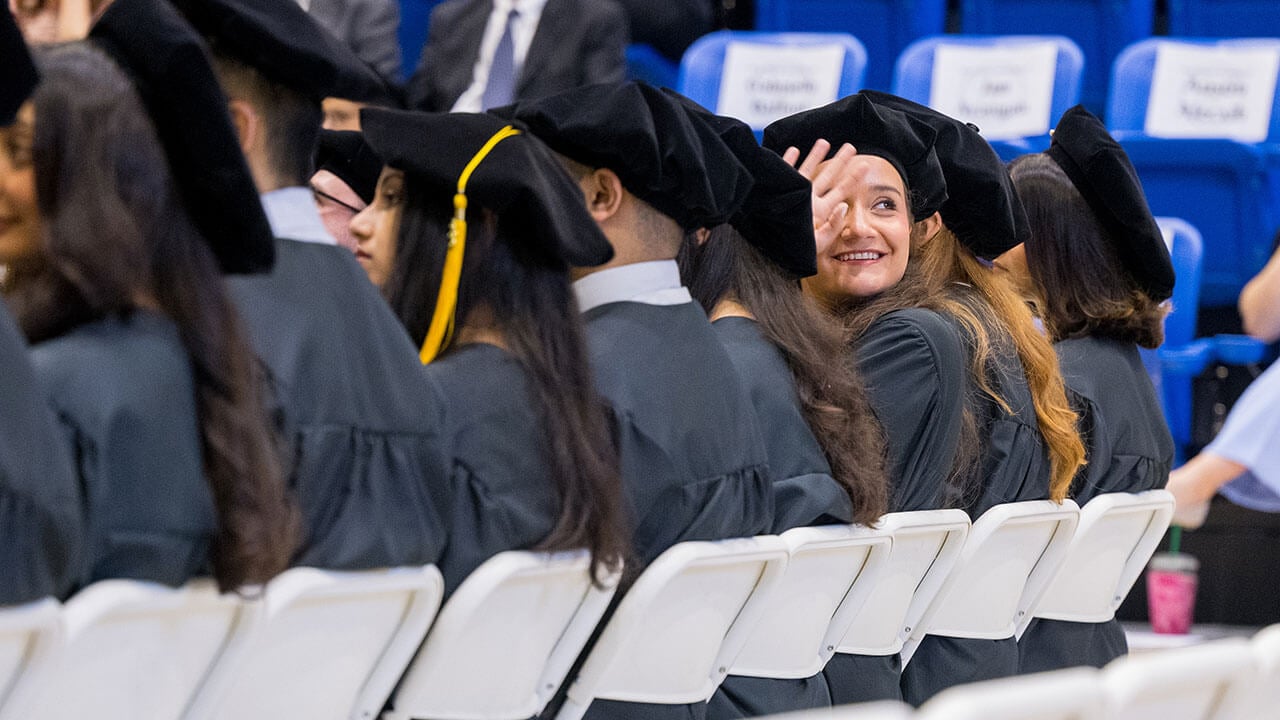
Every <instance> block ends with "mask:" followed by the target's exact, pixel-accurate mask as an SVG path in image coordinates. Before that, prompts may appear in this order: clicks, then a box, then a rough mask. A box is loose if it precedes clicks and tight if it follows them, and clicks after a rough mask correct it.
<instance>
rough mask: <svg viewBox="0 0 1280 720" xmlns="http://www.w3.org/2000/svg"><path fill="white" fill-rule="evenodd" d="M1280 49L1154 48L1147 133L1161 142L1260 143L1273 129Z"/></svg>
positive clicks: (1170, 45)
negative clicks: (1226, 140) (1216, 140)
mask: <svg viewBox="0 0 1280 720" xmlns="http://www.w3.org/2000/svg"><path fill="white" fill-rule="evenodd" d="M1277 70H1280V47H1240V46H1237V47H1224V46H1218V47H1205V46H1197V45H1186V44H1183V43H1172V42H1171V43H1162V44H1161V45H1160V46H1159V47H1157V48H1156V64H1155V69H1154V70H1153V71H1152V76H1151V95H1150V97H1149V98H1148V102H1147V119H1146V124H1145V130H1146V133H1147V134H1148V135H1151V136H1153V137H1162V138H1230V139H1232V140H1239V141H1241V142H1254V143H1256V142H1262V141H1264V140H1266V139H1267V129H1268V128H1269V127H1270V125H1271V106H1272V103H1273V102H1274V100H1275V93H1276V72H1277Z"/></svg>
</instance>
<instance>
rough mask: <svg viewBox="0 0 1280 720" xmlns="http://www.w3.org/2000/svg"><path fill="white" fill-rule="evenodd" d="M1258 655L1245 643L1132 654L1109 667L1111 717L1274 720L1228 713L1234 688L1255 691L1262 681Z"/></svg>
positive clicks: (1235, 641) (1225, 642)
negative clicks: (1259, 676)
mask: <svg viewBox="0 0 1280 720" xmlns="http://www.w3.org/2000/svg"><path fill="white" fill-rule="evenodd" d="M1257 673H1258V671H1257V668H1256V667H1255V666H1254V659H1253V654H1252V651H1251V649H1250V646H1249V643H1248V641H1246V640H1243V639H1232V640H1220V641H1216V642H1211V643H1205V644H1203V645H1193V646H1191V647H1184V648H1178V649H1176V650H1165V651H1162V652H1151V653H1141V654H1138V655H1128V656H1125V657H1122V658H1119V659H1117V660H1115V661H1113V662H1112V663H1111V664H1109V665H1107V667H1106V668H1104V669H1103V684H1104V686H1105V688H1106V694H1107V698H1106V702H1107V708H1106V711H1107V715H1106V717H1108V718H1113V717H1115V718H1125V720H1171V719H1172V718H1177V719H1178V720H1209V719H1210V718H1224V719H1225V718H1231V719H1232V720H1236V719H1237V718H1239V720H1245V719H1246V718H1248V719H1249V720H1252V718H1253V717H1269V716H1271V715H1272V714H1274V712H1275V707H1274V706H1271V707H1269V708H1267V710H1266V713H1265V714H1264V715H1262V716H1238V715H1227V714H1222V713H1221V711H1222V710H1223V709H1224V708H1225V704H1226V700H1227V699H1228V698H1229V697H1230V695H1231V694H1232V687H1233V686H1234V685H1237V684H1239V686H1240V687H1241V688H1242V689H1245V690H1247V689H1250V688H1252V687H1253V683H1254V682H1255V681H1256V679H1257Z"/></svg>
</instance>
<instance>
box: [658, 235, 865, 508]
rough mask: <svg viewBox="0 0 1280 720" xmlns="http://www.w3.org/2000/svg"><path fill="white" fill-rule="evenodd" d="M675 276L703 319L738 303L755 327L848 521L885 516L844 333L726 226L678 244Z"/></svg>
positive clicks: (859, 382)
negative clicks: (793, 394) (822, 458)
mask: <svg viewBox="0 0 1280 720" xmlns="http://www.w3.org/2000/svg"><path fill="white" fill-rule="evenodd" d="M679 260H680V275H681V277H682V278H684V280H685V284H687V285H688V286H689V292H690V294H692V295H693V299H694V300H697V301H698V303H699V304H701V305H702V307H703V309H704V310H706V311H707V313H708V314H710V313H711V312H712V311H713V310H714V309H715V307H716V305H717V304H718V303H719V302H720V301H721V300H725V299H732V300H736V301H737V302H739V303H741V304H742V306H743V307H745V308H746V309H747V310H748V311H749V312H750V313H751V315H752V317H754V318H755V320H756V322H757V323H759V324H760V329H761V331H762V332H763V333H764V336H765V337H766V338H767V339H768V340H769V341H770V342H771V343H773V344H774V345H775V346H776V347H777V348H778V350H779V351H781V352H782V356H783V358H785V359H786V361H787V366H788V367H789V368H790V369H791V374H792V376H793V377H794V378H795V384H796V391H797V392H798V393H799V395H800V407H801V410H802V412H803V413H804V418H805V420H806V421H808V424H809V427H810V429H812V430H813V434H814V437H815V438H816V439H817V441H818V444H819V445H820V446H821V447H822V450H823V453H824V454H825V455H826V456H827V462H829V463H830V464H831V475H832V477H834V478H835V479H836V481H837V482H839V483H840V484H841V485H843V486H844V489H845V492H847V493H848V494H849V499H850V501H851V502H852V503H853V513H854V521H855V522H858V523H862V524H864V525H870V524H872V523H874V522H875V521H876V519H878V518H879V517H880V516H881V515H883V514H884V513H885V512H886V511H887V510H888V505H889V489H888V488H889V483H888V478H887V474H886V470H885V440H884V434H883V431H882V430H881V428H880V424H879V423H878V422H877V421H876V419H875V415H874V413H873V412H872V410H871V402H870V400H869V399H868V397H867V392H866V388H865V387H864V386H863V384H862V380H861V378H860V377H859V375H858V371H857V369H856V367H855V365H854V360H853V356H852V354H851V353H850V352H849V345H848V343H847V342H846V338H845V333H844V330H843V328H842V327H841V326H840V324H839V323H837V322H835V321H834V320H833V319H832V318H831V317H830V316H829V315H827V314H826V313H824V312H823V311H822V310H821V309H819V308H818V306H817V305H816V304H815V303H814V301H813V300H812V299H811V298H809V297H808V296H806V295H805V294H804V293H803V292H802V291H801V289H800V281H799V280H798V279H797V278H795V277H792V276H789V275H788V274H787V273H786V271H784V270H783V269H782V268H780V267H778V266H777V265H776V264H775V263H773V262H771V261H770V260H768V259H767V258H765V257H764V255H762V254H761V253H760V251H759V250H756V249H755V248H754V247H752V246H751V245H750V244H748V243H747V241H746V240H745V239H744V238H743V237H742V235H741V234H739V233H738V231H737V230H735V229H734V228H733V227H732V226H730V225H721V226H719V227H716V228H714V229H712V230H711V231H710V235H709V237H708V238H707V239H706V241H705V242H702V243H699V242H698V241H697V239H696V236H694V235H692V234H691V235H689V236H688V237H686V238H685V243H684V246H683V247H682V248H681V252H680V257H679Z"/></svg>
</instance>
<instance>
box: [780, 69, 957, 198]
mask: <svg viewBox="0 0 1280 720" xmlns="http://www.w3.org/2000/svg"><path fill="white" fill-rule="evenodd" d="M936 136H937V133H936V132H935V131H934V129H933V128H931V127H929V126H928V125H926V124H925V123H922V122H920V121H919V120H917V119H915V118H913V117H910V116H908V115H906V114H904V113H901V112H898V111H897V110H893V109H891V108H886V107H878V106H876V105H875V104H874V103H872V102H871V100H870V99H868V98H867V97H866V95H865V94H863V93H856V94H854V95H850V96H848V97H845V98H841V99H840V100H837V101H835V102H833V103H831V104H829V105H824V106H822V107H820V108H814V109H813V110H805V111H804V112H800V113H796V114H795V115H791V116H789V117H785V118H782V119H781V120H775V121H774V122H773V123H771V124H770V125H769V126H768V127H766V128H765V129H764V145H765V147H767V148H769V149H770V150H773V151H774V152H777V153H779V154H781V153H782V152H783V151H784V150H786V149H787V148H788V147H796V148H799V149H800V152H801V154H802V155H803V153H806V152H808V150H809V148H811V147H813V145H814V143H816V142H817V141H819V140H826V141H828V142H830V143H831V151H832V154H833V155H834V154H835V152H836V151H837V150H839V149H840V146H842V145H844V144H845V143H849V144H850V145H853V146H854V147H855V148H857V150H858V154H859V155H875V156H876V157H880V158H884V159H885V160H886V161H888V162H889V164H891V165H893V166H894V168H896V169H897V171H898V174H899V175H901V176H902V179H903V181H904V182H905V183H906V185H907V190H908V191H909V192H910V193H911V215H912V216H913V217H914V218H915V219H916V220H923V219H925V218H926V217H928V216H930V215H932V214H933V213H935V212H937V210H938V208H940V207H942V203H943V202H944V201H945V200H946V199H947V183H946V180H945V179H944V178H943V175H942V168H941V166H940V165H939V163H938V157H937V155H936V154H935V153H934V148H933V146H934V141H935V139H936Z"/></svg>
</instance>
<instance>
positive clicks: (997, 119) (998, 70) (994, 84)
mask: <svg viewBox="0 0 1280 720" xmlns="http://www.w3.org/2000/svg"><path fill="white" fill-rule="evenodd" d="M1057 68H1058V47H1057V45H1055V44H1053V43H1026V44H1018V45H999V46H985V47H979V46H971V45H939V46H938V48H937V49H936V50H935V51H934V53H933V79H932V82H931V84H930V91H929V106H930V107H932V108H933V109H935V110H937V111H938V112H941V113H945V114H947V115H950V116H951V117H954V118H956V119H959V120H963V121H965V122H970V123H973V124H974V125H977V126H978V127H979V128H980V129H981V131H982V135H983V137H985V138H987V139H988V140H1010V139H1014V138H1022V137H1031V136H1035V135H1045V134H1047V133H1048V132H1049V120H1050V119H1049V112H1050V109H1051V108H1052V106H1053V79H1054V74H1055V73H1056V72H1057Z"/></svg>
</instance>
